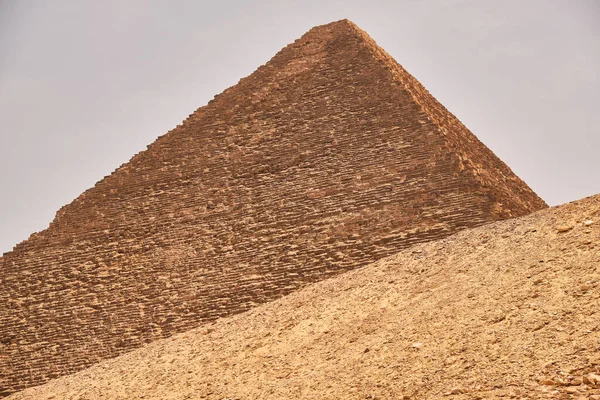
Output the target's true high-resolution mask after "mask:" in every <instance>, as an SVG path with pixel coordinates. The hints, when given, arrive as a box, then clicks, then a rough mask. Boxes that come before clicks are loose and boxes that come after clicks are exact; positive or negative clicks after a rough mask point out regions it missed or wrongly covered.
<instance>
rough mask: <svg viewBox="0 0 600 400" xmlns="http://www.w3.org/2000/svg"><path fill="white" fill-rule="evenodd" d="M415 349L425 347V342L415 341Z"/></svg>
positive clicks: (413, 346)
mask: <svg viewBox="0 0 600 400" xmlns="http://www.w3.org/2000/svg"><path fill="white" fill-rule="evenodd" d="M410 347H412V348H413V349H420V348H421V347H423V343H420V342H417V343H413V344H412V346H410Z"/></svg>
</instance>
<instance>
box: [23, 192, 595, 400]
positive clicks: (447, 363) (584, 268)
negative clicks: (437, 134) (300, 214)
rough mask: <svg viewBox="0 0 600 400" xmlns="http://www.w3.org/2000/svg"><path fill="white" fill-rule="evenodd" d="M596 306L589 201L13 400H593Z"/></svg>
mask: <svg viewBox="0 0 600 400" xmlns="http://www.w3.org/2000/svg"><path fill="white" fill-rule="evenodd" d="M590 222H592V223H591V224H590ZM565 229H568V230H567V231H566V232H565V231H564V230H565ZM599 300H600V195H597V196H594V197H590V198H587V199H583V200H581V201H578V202H574V203H570V204H566V205H563V206H559V207H554V208H551V209H548V210H544V211H540V212H537V213H535V214H532V215H529V216H527V217H522V218H519V219H513V220H510V221H503V222H497V223H495V224H492V225H486V226H484V227H480V228H475V229H472V230H468V231H463V232H461V233H458V234H456V235H454V236H451V237H449V238H446V239H443V240H440V241H434V242H429V243H425V244H419V245H416V246H414V247H412V248H410V249H407V250H404V251H402V252H401V253H399V254H396V255H394V256H391V257H389V258H385V259H383V260H380V261H378V262H376V263H374V264H371V265H369V266H367V267H364V268H361V269H358V270H356V271H352V272H348V273H347V274H344V275H341V276H339V277H336V278H332V279H330V280H327V281H324V282H320V283H316V284H314V285H311V286H309V287H308V288H305V289H303V290H300V291H297V292H295V293H293V294H290V295H289V296H286V297H284V298H283V299H280V300H277V301H274V302H271V303H268V304H265V305H262V306H260V307H256V308H254V309H253V310H250V311H248V312H247V313H244V314H239V315H236V316H232V317H229V318H223V319H220V320H218V321H217V322H215V323H214V324H211V325H209V326H205V327H202V328H198V329H194V330H191V331H188V332H186V333H183V334H179V335H177V336H174V337H172V338H170V339H165V340H161V341H158V342H155V343H153V344H150V345H148V346H147V347H145V348H142V349H139V350H136V351H134V352H132V353H130V354H127V355H124V356H121V357H119V358H116V359H114V360H110V361H107V362H104V363H102V364H100V365H98V366H95V367H92V368H90V369H88V370H86V371H82V372H80V373H78V374H75V375H72V376H70V377H65V378H61V379H58V380H55V381H53V382H50V383H49V384H47V385H44V386H41V387H39V388H33V389H29V390H26V391H25V392H22V393H19V394H17V395H15V396H14V397H11V400H13V399H14V400H25V399H47V398H51V397H50V396H52V395H54V396H55V397H54V398H60V399H65V400H69V399H79V398H86V399H89V400H96V399H133V398H142V396H143V398H144V399H164V398H169V399H187V398H205V399H224V398H240V399H250V398H252V399H258V398H260V399H298V398H302V399H323V398H331V399H334V398H335V399H345V398H348V399H365V398H377V399H397V398H403V397H402V396H409V398H414V399H426V398H427V399H431V398H442V397H443V395H444V394H449V393H451V392H452V393H453V395H452V396H451V397H450V398H453V399H473V398H504V397H510V398H528V399H533V398H569V397H568V396H567V393H569V391H573V390H575V391H576V393H579V394H580V395H584V394H585V395H586V396H585V398H588V397H587V396H591V395H593V394H597V395H598V394H600V381H599V382H597V383H596V384H595V385H594V384H591V383H590V381H589V379H592V381H593V377H592V378H589V377H590V374H600V358H599V354H600V347H599V343H600V310H598V303H599ZM586 381H587V382H588V383H587V384H586V383H585V382H586ZM582 383H583V384H582ZM563 396H564V397H563ZM589 398H592V397H589Z"/></svg>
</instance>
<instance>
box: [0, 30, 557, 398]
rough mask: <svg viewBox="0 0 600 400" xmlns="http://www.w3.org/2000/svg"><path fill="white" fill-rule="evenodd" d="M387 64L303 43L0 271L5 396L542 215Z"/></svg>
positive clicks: (340, 42) (502, 170)
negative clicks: (482, 230) (451, 239)
mask: <svg viewBox="0 0 600 400" xmlns="http://www.w3.org/2000/svg"><path fill="white" fill-rule="evenodd" d="M382 54H384V53H383V51H382V50H380V49H379V48H378V47H376V45H375V44H374V43H373V42H372V41H371V40H370V39H368V37H367V36H366V35H365V34H364V33H363V32H362V31H360V30H359V29H358V28H356V26H355V25H354V24H352V23H350V22H349V21H339V22H336V23H332V24H328V25H324V26H320V27H317V28H314V29H312V30H311V31H309V32H308V33H307V34H305V35H304V36H303V37H302V38H301V39H299V40H297V41H296V42H294V43H292V44H291V45H289V46H287V47H286V48H284V49H283V50H281V51H280V52H279V53H278V54H277V55H276V56H275V57H274V58H273V59H272V60H271V61H269V62H268V63H267V64H265V65H264V66H261V67H260V68H259V69H258V70H257V71H256V72H255V73H253V74H252V75H250V76H249V77H247V78H244V79H242V80H241V81H240V82H239V83H238V84H237V85H235V86H234V87H232V88H229V89H227V90H226V91H224V92H223V93H222V94H221V95H219V96H216V97H215V99H214V100H213V101H211V102H210V103H209V104H208V105H206V106H205V107H202V108H200V109H198V110H197V111H196V112H194V113H193V114H191V115H190V117H189V118H188V119H186V120H185V121H184V122H183V124H182V125H181V126H178V127H177V128H175V129H174V130H172V131H170V132H169V133H167V134H166V135H164V136H162V137H160V138H158V139H157V140H156V141H155V142H154V143H152V144H151V145H150V146H148V149H147V150H146V151H144V152H142V153H140V154H138V155H136V156H134V157H133V158H132V159H131V161H130V162H128V163H126V164H124V165H123V166H121V167H120V168H119V169H117V170H116V171H115V172H114V173H113V174H111V175H110V176H108V177H106V178H105V179H103V180H102V181H100V182H98V183H97V184H96V185H95V186H94V187H93V188H92V189H90V190H88V191H86V192H85V193H83V194H82V195H81V196H79V197H78V198H77V199H76V200H75V201H73V202H72V203H71V204H69V205H67V206H65V207H63V208H62V209H61V210H59V212H58V213H57V216H56V218H55V220H54V221H53V222H52V223H51V224H50V226H49V228H48V229H47V230H45V231H43V232H40V233H37V234H34V235H32V236H31V237H30V238H29V239H28V240H27V241H25V242H23V243H21V244H19V245H18V246H16V247H15V249H14V251H12V252H9V253H6V254H5V255H4V256H3V257H2V258H0V271H1V276H0V279H1V282H2V287H3V290H2V291H0V304H1V305H2V307H0V345H1V346H2V352H1V353H0V395H2V394H8V393H11V392H14V391H16V390H20V389H23V388H25V387H28V386H31V385H37V384H41V383H43V382H46V381H48V380H49V379H53V378H56V377H58V376H61V375H64V374H68V373H72V372H74V371H77V370H80V369H82V368H85V367H87V366H89V365H92V364H94V363H96V362H99V361H101V360H103V359H106V358H110V357H114V356H117V355H119V354H122V353H124V352H127V351H130V350H131V349H134V348H136V347H139V346H141V345H143V344H145V343H149V342H151V341H153V340H156V339H160V338H164V337H167V336H170V335H172V334H174V333H177V332H182V331H185V330H188V329H190V328H193V327H196V326H198V325H200V324H202V323H205V322H208V321H213V320H215V319H217V318H219V317H222V316H226V315H229V314H232V313H239V312H243V311H246V310H248V309H249V308H251V307H254V306H255V305H256V304H260V303H264V302H267V301H270V300H273V299H276V298H279V297H281V296H283V295H285V294H288V293H290V292H292V291H293V290H296V289H298V288H301V287H303V286H305V285H307V284H309V283H311V282H315V281H319V280H322V279H325V278H328V277H331V276H334V275H336V274H339V273H341V272H344V271H348V270H351V269H354V268H357V267H360V266H363V265H366V264H368V263H370V262H373V261H375V260H378V259H380V258H382V257H385V256H388V255H390V254H393V253H395V252H397V251H398V250H400V249H402V248H406V247H408V246H411V245H413V244H415V243H420V242H425V241H429V240H433V239H439V238H442V237H445V236H448V235H450V234H452V233H455V232H457V231H459V230H461V229H464V228H469V227H474V226H478V225H481V224H485V223H488V222H492V221H495V220H499V219H504V218H509V217H513V216H519V215H524V214H527V213H530V212H532V211H535V210H538V209H540V208H544V207H546V205H545V203H544V202H543V201H542V200H541V199H540V198H539V197H537V196H536V195H535V193H533V192H532V191H531V190H530V189H529V188H528V187H527V186H526V185H525V184H524V183H523V182H521V181H520V180H519V179H518V178H517V177H516V176H514V174H512V172H510V170H509V169H508V168H507V167H506V166H505V165H504V164H503V163H502V162H501V161H500V160H498V159H497V158H496V157H495V156H493V155H492V153H491V152H489V150H487V149H486V148H485V147H484V146H483V145H482V144H481V143H479V142H478V141H477V140H476V139H474V136H473V135H472V134H471V133H470V132H468V131H467V130H466V128H464V127H463V126H462V125H460V124H459V123H457V122H456V119H455V118H454V117H451V116H450V114H449V113H447V112H446V113H445V114H444V113H443V112H442V111H440V110H442V108H440V107H441V106H439V104H438V103H437V102H435V100H433V98H432V97H431V96H428V95H427V94H426V93H425V92H424V91H422V90H421V91H420V92H419V91H418V90H416V89H415V88H418V87H420V86H418V85H417V83H415V82H416V81H415V80H414V78H412V77H410V75H408V74H407V73H406V72H405V71H403V70H401V69H400V67H399V66H398V65H397V64H390V62H391V61H390V62H388V61H389V60H387V61H386V60H383V58H382V57H383V56H382ZM390 65H391V66H390ZM435 113H437V114H435ZM438 114H439V115H438ZM444 121H445V122H444Z"/></svg>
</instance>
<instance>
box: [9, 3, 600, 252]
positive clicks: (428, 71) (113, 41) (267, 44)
mask: <svg viewBox="0 0 600 400" xmlns="http://www.w3.org/2000/svg"><path fill="white" fill-rule="evenodd" d="M343 18H348V19H350V20H352V21H354V22H355V23H356V24H358V25H359V26H360V27H361V28H362V29H364V30H366V31H367V32H368V33H369V34H370V35H371V36H372V37H373V38H374V39H375V40H376V41H377V42H378V43H379V44H380V45H381V46H382V47H384V48H385V49H386V50H387V51H388V52H389V53H390V54H391V55H392V56H393V57H394V58H396V60H397V61H398V62H399V63H400V64H402V65H403V66H404V67H405V68H406V69H407V70H408V71H409V72H410V73H412V74H413V75H414V76H415V77H416V78H417V79H418V80H419V81H420V82H421V83H423V85H425V87H426V88H427V89H429V91H430V92H431V93H432V94H433V95H434V96H435V97H436V98H437V99H438V100H439V101H440V102H441V103H442V104H444V105H445V106H446V107H447V108H448V109H449V110H450V111H451V112H453V113H454V114H455V115H456V116H457V117H458V118H459V119H460V120H461V121H463V123H465V125H467V127H469V128H470V129H471V131H473V133H475V134H476V135H477V136H478V137H479V139H481V140H482V141H483V142H484V143H485V144H486V145H488V146H489V147H490V148H491V149H492V151H494V152H495V153H496V154H497V155H498V156H499V157H500V158H501V159H503V160H504V161H505V162H506V163H507V164H508V165H509V166H510V167H511V168H512V169H513V171H515V172H516V173H517V174H518V175H519V176H520V177H521V178H523V179H524V180H525V181H526V182H527V183H528V184H529V185H530V186H531V187H532V188H533V190H535V191H536V192H537V193H538V194H539V195H540V196H541V197H542V198H543V199H544V200H546V202H547V203H549V204H550V205H556V204H560V203H564V202H567V201H571V200H576V199H579V198H581V197H584V196H589V195H592V194H596V193H600V124H599V123H598V119H599V118H600V79H599V77H598V75H599V71H600V1H598V0H587V1H586V0H503V1H498V0H455V1H450V0H422V1H417V0H403V1H402V0H392V1H376V0H371V1H364V0H361V1H351V0H343V1H342V0H340V1H324V0H308V1H307V0H305V1H284V0H272V1H268V0H261V1H223V0H219V1H210V2H209V1H173V0H170V1H167V0H164V1H156V0H154V1H152V0H145V1H142V0H129V1H128V0H111V1H107V0H103V1H96V0H93V1H92V0H90V1H85V0H71V1H63V0H46V1H36V0H21V1H17V0H0V194H1V196H0V253H2V252H5V251H8V250H10V249H11V248H12V247H13V246H14V245H15V244H16V243H17V242H20V241H22V240H24V239H26V238H27V237H28V236H29V234H31V233H32V232H34V231H39V230H42V229H45V228H46V227H47V226H48V224H49V222H50V221H51V220H52V219H53V218H54V214H55V212H56V211H57V210H58V209H59V208H60V207H61V206H63V205H65V204H67V203H69V202H71V201H72V200H73V199H74V198H75V197H77V196H78V195H79V194H80V193H81V192H83V191H84V190H86V189H88V188H89V187H91V186H93V185H94V183H95V182H96V181H98V180H100V179H102V177H103V176H105V175H108V174H110V172H112V171H113V170H114V169H115V168H117V167H118V166H119V165H121V164H122V163H124V162H126V161H128V160H129V159H130V158H131V156H132V155H133V154H134V153H137V152H139V151H140V150H143V149H145V147H146V145H148V144H149V143H151V142H152V141H153V140H154V139H156V137H158V136H159V135H161V134H163V133H165V132H166V131H168V130H169V129H171V128H173V127H174V126H175V125H177V124H178V123H180V122H181V121H182V120H183V119H184V118H186V117H187V116H188V115H189V114H190V113H191V112H193V111H194V110H195V109H197V108H198V107H200V106H202V105H204V104H206V103H207V102H208V101H209V100H210V99H211V98H212V97H213V96H214V95H215V94H218V93H220V92H221V91H223V89H225V88H227V87H229V86H232V85H234V84H235V83H237V81H238V80H239V79H240V78H241V77H244V76H246V75H249V74H250V73H252V72H253V71H254V70H255V69H256V68H257V67H258V66H259V65H261V64H264V63H265V62H266V61H268V60H269V59H270V58H271V57H272V56H273V55H274V54H275V53H276V52H277V51H278V50H280V49H281V48H282V47H284V46H285V45H286V44H288V43H290V42H292V41H293V40H295V39H296V38H298V37H299V36H301V35H302V34H303V33H304V32H306V31H307V30H308V29H310V28H311V27H312V26H315V25H320V24H324V23H328V22H331V21H336V20H340V19H343Z"/></svg>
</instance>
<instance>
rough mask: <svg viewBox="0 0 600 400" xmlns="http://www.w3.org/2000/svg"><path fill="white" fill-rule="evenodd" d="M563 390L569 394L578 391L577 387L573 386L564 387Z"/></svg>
mask: <svg viewBox="0 0 600 400" xmlns="http://www.w3.org/2000/svg"><path fill="white" fill-rule="evenodd" d="M565 391H566V392H567V393H569V394H575V393H579V390H577V388H576V387H573V386H571V387H568V388H566V389H565Z"/></svg>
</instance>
